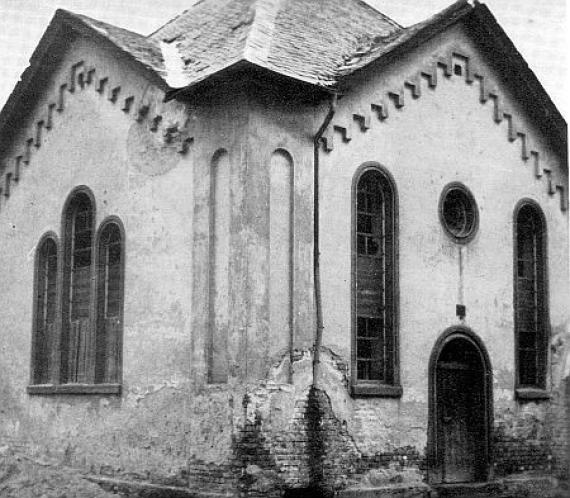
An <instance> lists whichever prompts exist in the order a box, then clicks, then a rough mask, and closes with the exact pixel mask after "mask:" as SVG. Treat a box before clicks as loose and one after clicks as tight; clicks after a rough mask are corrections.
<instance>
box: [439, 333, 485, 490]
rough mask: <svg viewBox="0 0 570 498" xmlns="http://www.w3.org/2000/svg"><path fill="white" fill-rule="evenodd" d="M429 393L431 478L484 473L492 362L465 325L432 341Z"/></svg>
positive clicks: (470, 478)
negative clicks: (434, 341)
mask: <svg viewBox="0 0 570 498" xmlns="http://www.w3.org/2000/svg"><path fill="white" fill-rule="evenodd" d="M429 398H430V399H429V403H430V407H429V411H430V415H429V417H430V418H429V433H428V451H429V460H430V465H429V480H430V482H432V483H459V482H476V481H485V480H487V479H489V477H490V475H489V474H490V467H491V461H490V459H491V427H492V418H493V409H492V384H491V363H490V361H489V356H488V354H487V351H486V349H485V346H484V345H483V342H482V341H481V340H480V339H479V337H478V336H477V335H476V334H475V333H473V332H472V331H471V330H470V329H468V328H466V327H453V328H451V329H448V330H446V331H445V332H444V333H443V334H442V335H441V336H440V338H439V339H438V341H437V342H436V344H435V346H434V349H433V352H432V355H431V359H430V397H429Z"/></svg>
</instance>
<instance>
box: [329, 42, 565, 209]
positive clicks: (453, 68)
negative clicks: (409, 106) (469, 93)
mask: <svg viewBox="0 0 570 498" xmlns="http://www.w3.org/2000/svg"><path fill="white" fill-rule="evenodd" d="M470 60H471V56H470V55H468V53H467V52H465V51H464V50H463V49H452V50H450V51H449V52H448V53H447V54H445V55H443V56H441V55H439V56H434V62H433V63H432V64H430V65H429V66H427V67H424V68H422V69H420V70H419V71H418V72H417V73H416V74H415V75H413V76H411V77H409V78H407V79H405V80H404V82H403V84H402V86H401V87H400V88H393V89H390V90H388V91H387V92H386V99H381V100H380V101H377V102H372V103H371V104H370V110H371V111H372V112H374V113H375V114H376V116H377V118H378V120H379V121H381V122H384V121H386V120H387V119H388V117H389V109H388V107H389V106H388V104H387V103H388V102H391V103H392V105H393V106H394V108H396V109H402V108H403V107H404V106H405V104H406V101H405V90H406V89H408V91H410V93H411V96H412V98H414V99H419V98H420V97H421V95H422V91H421V81H422V79H423V80H426V81H427V84H428V86H429V87H430V88H436V87H437V80H438V74H437V73H438V68H441V70H442V71H443V75H444V76H445V77H447V78H451V77H454V76H455V77H461V78H462V79H463V80H464V81H465V82H466V83H467V84H469V85H470V84H472V83H474V82H478V83H479V87H480V94H479V101H480V102H481V104H485V103H486V102H487V101H489V100H492V101H493V120H494V121H495V123H501V122H503V121H504V120H506V121H507V123H508V131H507V140H509V142H516V141H517V140H518V141H519V142H520V144H521V149H520V151H521V152H520V154H521V159H522V160H523V161H524V162H528V160H529V159H530V158H532V164H533V167H534V171H535V175H536V178H537V179H540V178H541V177H543V176H545V177H546V190H547V192H548V193H549V195H551V196H554V195H556V194H557V193H558V195H559V197H560V209H561V210H562V211H566V210H567V209H568V200H567V193H566V188H565V187H564V185H562V184H561V183H559V182H558V181H557V180H556V179H555V178H553V175H552V171H551V170H549V169H545V168H543V167H542V166H541V164H540V152H539V151H538V150H535V149H533V148H532V147H529V144H528V143H527V134H526V133H525V132H524V131H523V130H520V129H519V128H518V127H517V125H516V118H515V116H514V114H513V112H511V111H510V110H507V109H505V108H504V104H503V99H502V97H501V95H500V92H499V91H498V90H497V89H496V88H495V87H494V86H491V85H490V83H489V81H488V78H486V76H485V75H484V74H482V72H481V71H480V70H479V69H477V68H476V67H474V66H473V65H472V64H471V63H470ZM353 117H354V120H355V121H357V123H358V124H359V127H358V128H359V129H360V131H361V132H365V131H367V130H368V129H370V127H371V123H372V119H371V117H370V113H368V112H365V111H363V110H358V111H355V112H354V113H353ZM331 128H332V130H333V131H334V132H338V133H339V134H340V135H341V137H342V142H344V143H348V142H350V141H351V139H352V130H351V125H350V124H344V123H342V124H337V123H332V127H331ZM333 135H334V133H330V132H325V133H324V134H323V137H322V138H321V143H322V144H323V149H324V150H325V151H326V152H331V151H332V150H333V149H334V137H333Z"/></svg>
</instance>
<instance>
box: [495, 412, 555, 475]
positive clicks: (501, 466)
mask: <svg viewBox="0 0 570 498" xmlns="http://www.w3.org/2000/svg"><path fill="white" fill-rule="evenodd" d="M540 408H543V407H542V406H541V407H540ZM495 417H496V420H495V432H494V438H493V439H494V466H495V475H496V476H505V475H509V474H515V473H520V472H528V471H541V473H546V474H548V473H550V472H551V470H552V448H551V440H550V431H549V430H548V426H547V424H545V422H544V419H543V418H542V417H539V416H538V415H537V414H533V413H518V414H517V415H515V414H513V413H511V412H510V411H508V412H506V413H501V412H499V413H498V414H496V415H495Z"/></svg>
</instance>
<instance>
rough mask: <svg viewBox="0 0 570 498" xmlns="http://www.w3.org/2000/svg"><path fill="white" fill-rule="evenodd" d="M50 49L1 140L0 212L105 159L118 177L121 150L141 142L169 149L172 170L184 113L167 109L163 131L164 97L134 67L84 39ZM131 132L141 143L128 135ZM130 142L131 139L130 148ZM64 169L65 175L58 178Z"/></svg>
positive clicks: (183, 141) (182, 144)
mask: <svg viewBox="0 0 570 498" xmlns="http://www.w3.org/2000/svg"><path fill="white" fill-rule="evenodd" d="M54 44H58V45H57V47H54ZM51 47H52V49H54V50H55V48H57V58H55V57H53V58H52V57H50V56H49V52H48V55H46V56H45V57H44V59H43V60H42V63H41V64H39V65H38V67H37V68H35V69H36V73H35V74H34V75H33V77H32V78H31V79H29V80H27V79H26V78H24V81H23V82H22V87H23V85H24V84H27V87H25V90H21V91H20V92H21V93H20V94H19V95H18V96H17V97H18V99H19V102H16V104H15V108H14V109H15V110H16V112H15V113H14V114H13V116H10V118H9V120H7V121H6V129H5V130H6V132H5V133H3V134H2V135H1V142H0V146H1V148H0V167H1V169H0V210H3V208H4V207H5V205H6V203H9V202H10V197H12V196H13V195H14V194H15V193H16V191H17V190H19V188H20V186H21V185H22V184H23V185H24V188H26V187H25V185H26V184H27V183H28V182H30V181H31V182H32V183H34V182H37V181H38V178H39V177H38V175H39V176H42V175H43V176H44V177H45V178H44V181H45V183H46V184H51V183H53V182H55V184H58V183H61V175H62V174H67V175H68V176H69V177H71V176H72V175H74V174H76V173H77V172H80V171H81V170H82V168H83V169H87V168H93V170H94V171H97V170H99V169H100V167H101V166H100V165H99V164H98V162H97V161H98V160H100V161H103V159H102V157H104V156H105V155H109V154H110V156H109V159H108V160H107V162H111V163H114V166H113V165H112V164H111V165H109V167H110V168H111V171H113V168H114V169H115V170H117V171H119V170H121V166H122V165H123V164H124V161H125V157H126V155H127V150H126V149H127V148H128V147H134V146H133V145H132V144H133V143H134V142H137V143H138V142H141V141H142V142H144V141H145V140H146V141H147V143H148V144H149V148H152V147H154V148H156V149H158V150H161V151H162V150H163V149H168V150H167V151H166V152H167V153H166V154H163V155H162V158H163V160H162V162H160V165H161V166H162V167H166V166H165V164H167V163H169V162H171V156H172V154H169V152H170V151H171V150H173V151H175V152H174V155H173V157H174V158H176V157H177V156H178V155H179V154H177V152H180V154H184V153H185V152H186V150H187V146H188V141H187V137H186V136H185V135H184V132H183V131H182V128H183V126H184V123H185V118H184V117H183V116H181V115H180V112H179V110H180V108H181V107H182V106H180V105H179V104H178V103H176V102H173V103H171V104H169V105H168V113H169V114H168V115H169V117H170V118H172V121H170V120H167V119H166V118H165V123H162V120H163V117H162V116H163V114H164V113H165V110H164V109H163V108H162V106H161V104H162V102H163V100H164V91H163V90H162V88H161V87H160V86H159V85H157V84H155V83H154V82H153V81H149V79H148V78H146V77H145V75H144V74H141V71H140V67H139V66H138V65H137V63H135V62H133V61H128V60H125V58H124V57H117V54H116V52H115V51H114V50H112V49H110V48H108V47H105V46H101V44H100V43H99V42H98V41H97V40H96V39H93V38H92V37H88V36H82V35H76V36H75V37H74V38H73V39H69V40H68V41H67V42H66V43H65V47H64V46H63V45H62V44H60V43H59V42H58V40H54V42H52V44H51ZM48 62H51V64H48ZM12 98H13V99H14V98H16V97H15V96H13V97H12ZM135 124H136V125H139V126H138V127H137V129H136V130H135V131H137V130H138V135H137V133H135V132H133V131H131V129H132V128H133V125H135ZM166 125H168V127H169V129H168V130H166V129H165V126H166ZM131 135H133V136H134V137H135V138H132V139H130V140H129V137H130V136H131ZM139 135H140V136H139ZM135 148H136V147H135ZM99 151H104V152H105V154H102V153H100V152H99ZM146 152H147V155H148V153H149V151H148V150H147V151H146ZM135 156H136V157H140V156H141V154H138V156H137V155H136V154H135ZM111 157H114V159H111ZM133 161H135V160H133V159H132V158H131V162H133ZM135 162H136V161H135ZM157 163H158V161H157ZM62 164H64V165H67V166H66V167H67V168H68V169H67V172H63V171H60V169H61V165H62ZM105 167H107V164H105ZM48 171H49V173H47V172H48ZM112 174H115V173H112ZM25 177H28V178H25ZM67 180H68V179H67V178H66V181H67Z"/></svg>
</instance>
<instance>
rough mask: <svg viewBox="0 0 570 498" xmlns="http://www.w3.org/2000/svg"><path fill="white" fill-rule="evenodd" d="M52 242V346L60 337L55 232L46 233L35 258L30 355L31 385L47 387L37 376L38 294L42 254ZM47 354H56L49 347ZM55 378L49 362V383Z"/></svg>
mask: <svg viewBox="0 0 570 498" xmlns="http://www.w3.org/2000/svg"><path fill="white" fill-rule="evenodd" d="M50 240H51V241H52V242H53V243H54V245H55V254H56V272H55V303H54V306H55V320H54V330H53V333H54V336H55V337H53V338H52V346H54V343H55V341H57V340H58V339H59V337H58V330H59V329H58V310H59V286H58V277H59V273H58V271H59V258H60V241H59V237H58V236H57V234H56V233H55V232H53V231H49V232H46V233H44V234H43V235H42V236H41V237H40V239H39V240H38V242H37V244H36V250H35V256H34V284H33V309H32V343H31V355H30V379H29V384H30V385H46V384H49V383H50V382H47V383H36V382H35V381H36V375H37V367H38V365H37V358H36V356H37V354H38V349H37V348H38V343H37V342H38V333H39V331H38V314H39V312H40V310H39V303H38V292H39V285H40V261H41V257H42V255H41V252H42V249H43V247H44V244H46V243H47V242H48V241H50ZM47 354H49V355H50V357H54V356H55V354H54V352H53V351H50V348H49V346H48V351H47ZM53 376H54V364H53V363H52V362H51V361H50V362H48V368H47V378H48V381H51V380H52V379H53Z"/></svg>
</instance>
